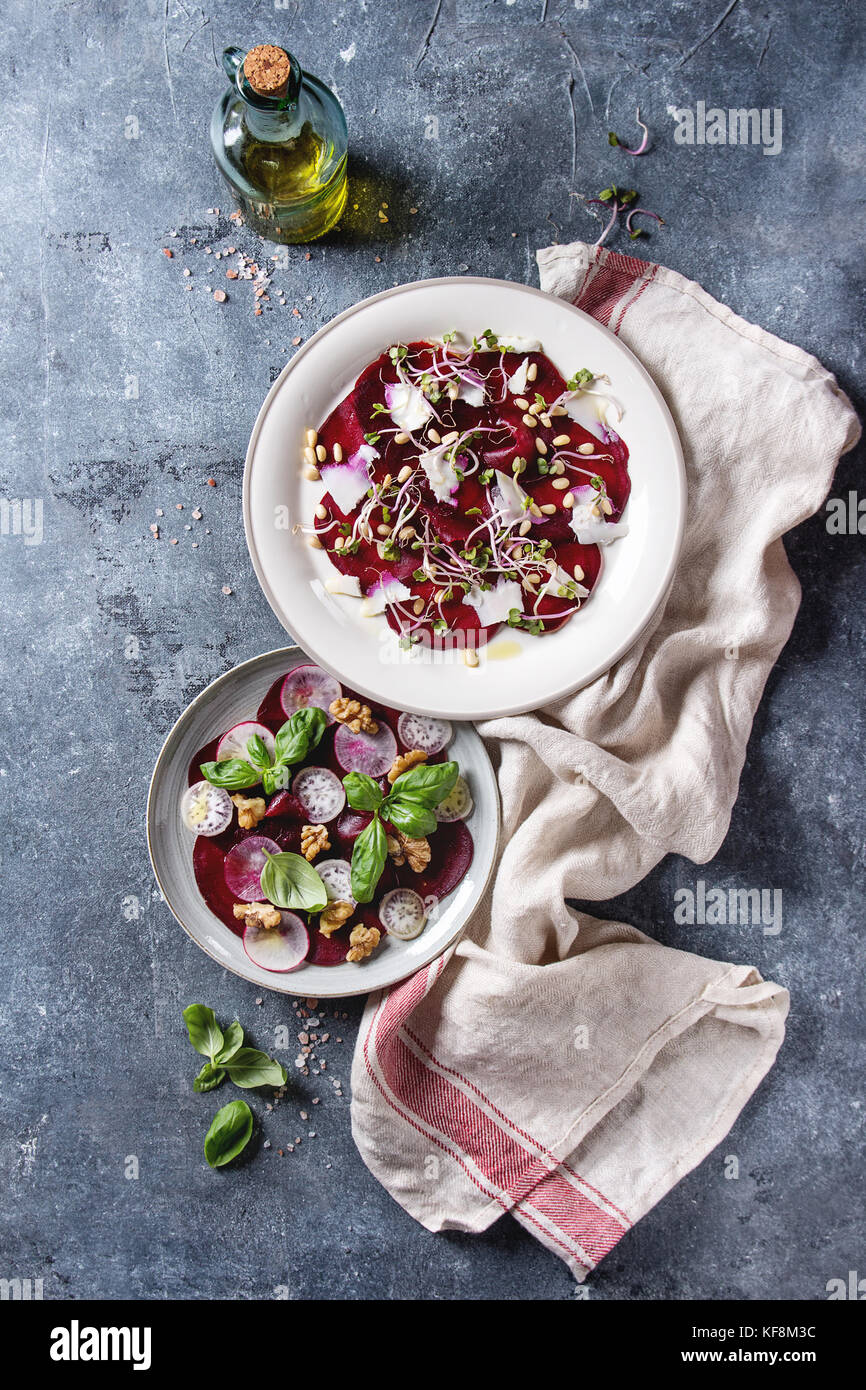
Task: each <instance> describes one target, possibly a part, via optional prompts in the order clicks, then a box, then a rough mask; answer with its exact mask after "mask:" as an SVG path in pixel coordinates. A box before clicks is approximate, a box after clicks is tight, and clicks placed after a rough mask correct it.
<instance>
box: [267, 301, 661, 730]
mask: <svg viewBox="0 0 866 1390" xmlns="http://www.w3.org/2000/svg"><path fill="white" fill-rule="evenodd" d="M446 285H484V286H488V287H489V286H492V287H494V288H500V289H504V290H508V291H514V290H518V291H521V292H523V293H525V294H527V295H531V296H533V297H535V298H538V299H542V300H545V301H548V302H550V301H553V302H554V303H555V304H557V306H559V307H561V308H562V309H564V310H566V311H568V312H570V313H572V314H574V315H575V316H577V318H579V319H581V320H585V321H587V322H589V323H591V324H592V326H593V331H597V332H600V333H602V334H603V335H604V336H606V337H608V338H610V339H611V340H612V341H613V342H615V343H616V345H617V347H618V349H619V350H620V351H621V352H623V353H625V354H626V355H627V356H628V357H630V358H631V359H632V362H633V363H634V364H635V366H636V368H637V370H638V372H639V373H640V375H641V376H642V377H643V379H644V381H645V384H646V385H647V387H648V388H649V391H650V394H651V396H652V397H653V398H654V400H655V403H656V405H657V407H658V410H659V413H660V417H661V419H662V421H663V423H664V426H665V429H666V431H667V435H668V443H669V445H670V448H671V451H672V454H673V458H674V461H675V463H676V483H677V487H676V497H675V502H676V512H677V516H676V525H675V542H674V544H673V546H672V547H671V549H670V552H669V554H668V557H667V562H666V564H665V566H664V569H663V570H662V571H661V573H660V577H659V578H658V580H657V581H656V583H655V588H654V592H653V594H652V600H651V603H650V605H649V606H648V608H647V609H646V611H645V613H644V616H643V619H642V621H641V622H640V623H639V625H638V626H637V627H635V629H634V630H633V631H632V633H631V634H630V635H629V636H628V637H625V638H623V639H622V640H621V641H620V642H619V643H618V645H617V646H616V647H615V648H612V649H611V652H610V653H609V654H607V655H605V656H604V657H603V658H600V659H599V660H598V661H597V662H596V663H595V665H594V666H592V667H590V668H589V669H588V670H586V671H585V672H584V673H583V674H582V675H581V676H580V677H579V679H578V680H577V681H574V680H573V679H567V680H565V681H564V682H563V683H562V684H561V685H560V686H559V687H558V688H557V689H555V690H552V691H548V692H545V693H543V695H542V696H541V698H540V700H536V701H535V702H534V703H527V701H526V699H525V698H524V699H520V700H518V701H517V702H516V703H514V704H510V703H507V702H506V703H497V704H496V706H495V707H493V708H491V709H489V710H485V711H484V713H481V712H480V711H475V712H473V713H472V714H455V713H453V712H450V711H448V710H445V709H443V708H442V707H439V706H429V705H424V704H419V703H417V702H416V701H412V702H411V705H407V706H406V707H407V708H409V707H411V709H412V710H414V711H415V712H416V713H418V714H427V715H430V716H432V717H433V718H440V719H441V718H447V719H451V720H456V721H458V722H462V721H470V722H471V721H472V720H473V719H482V718H486V719H494V718H505V717H508V716H511V715H516V714H525V713H527V712H529V711H531V710H535V709H540V708H545V707H546V706H547V705H550V704H555V703H556V702H557V701H558V700H562V699H564V698H566V697H567V696H568V695H572V694H574V693H575V692H576V691H578V690H582V689H583V688H584V687H585V686H587V685H590V684H591V683H592V681H594V680H597V679H598V677H599V676H601V675H604V673H605V672H606V671H609V670H610V669H611V667H612V666H614V665H615V663H616V662H617V661H619V660H620V658H621V657H623V656H624V655H625V654H626V653H627V652H628V651H630V650H631V648H632V647H633V646H634V645H635V643H636V642H637V641H638V639H639V638H640V636H641V634H642V633H643V632H645V631H646V629H647V627H648V626H649V625H650V623H651V622H652V620H653V618H654V616H655V614H656V613H657V612H658V610H659V608H660V606H661V605H662V603H663V602H664V599H665V596H666V595H667V593H668V591H669V589H670V586H671V583H672V580H673V577H674V574H675V572H676V568H677V565H678V563H679V558H680V552H681V550H682V541H683V534H684V531H685V522H686V511H687V501H688V494H687V480H686V471H685V460H684V457H683V449H682V443H681V441H680V438H679V433H678V431H677V428H676V425H675V423H674V419H673V416H672V415H671V412H670V410H669V408H668V405H667V402H666V401H665V398H664V396H663V395H662V393H661V391H660V390H659V388H658V386H657V385H656V383H655V381H654V379H653V377H652V376H651V374H650V373H649V371H648V370H647V368H646V367H645V366H644V364H643V363H642V362H641V360H640V358H639V357H637V356H636V354H635V353H633V352H632V350H631V348H629V347H628V346H627V344H625V343H624V342H623V341H622V339H621V338H619V337H618V336H617V335H616V334H615V333H613V332H611V330H610V329H609V328H607V327H606V325H605V324H602V323H600V322H599V321H598V319H595V318H593V317H592V315H591V314H587V313H586V312H585V311H584V310H583V309H579V308H578V307H577V305H576V304H572V303H571V302H570V301H569V300H567V299H563V298H561V297H560V296H559V295H553V294H548V293H547V291H545V290H541V289H536V287H535V286H534V285H525V284H523V283H521V282H520V281H517V280H500V279H497V278H494V277H492V276H484V275H447V276H433V277H429V278H427V279H423V280H409V281H406V282H405V283H403V284H400V285H393V286H391V288H389V289H387V290H380V291H379V292H378V293H376V294H373V295H368V296H367V297H366V298H365V299H361V300H358V302H357V303H355V304H352V305H350V306H349V307H348V308H347V309H343V310H342V312H341V313H339V314H336V315H335V316H334V318H332V319H329V320H328V322H327V323H325V324H323V325H322V327H321V328H319V329H318V330H317V331H316V332H315V333H314V334H313V335H312V337H311V338H308V339H307V341H306V342H305V343H303V344H302V345H301V346H300V347H299V348H298V350H297V352H296V353H295V354H294V356H293V357H292V359H291V361H289V362H287V363H286V364H285V366H284V367H283V369H282V371H281V372H280V374H279V376H278V377H277V378H276V380H275V381H273V382H272V383H271V386H270V388H269V390H268V393H267V395H266V396H265V399H264V401H263V402H262V404H261V406H260V408H259V412H258V414H257V416H256V420H255V423H254V425H253V428H252V432H251V434H250V439H249V443H248V445H247V451H246V456H245V460H244V478H243V522H244V535H245V537H246V544H247V551H248V552H249V556H250V561H251V563H252V566H253V570H254V572H255V575H256V578H257V579H258V582H259V587H260V588H261V590H262V593H263V594H264V596H265V598H266V599H267V602H268V605H269V607H270V609H271V611H272V613H273V614H274V616H275V617H276V619H277V621H278V622H279V624H280V626H281V627H282V628H284V629H285V631H286V632H287V633H288V634H289V636H292V637H293V636H295V633H294V632H293V631H292V629H291V628H290V627H289V626H288V625H287V622H286V617H285V616H284V612H283V609H282V605H281V604H280V602H279V600H278V599H277V597H276V594H275V593H274V591H273V589H272V587H271V585H270V582H269V580H268V578H267V574H266V572H265V567H264V565H263V563H262V561H261V558H260V556H259V554H258V550H257V547H256V544H255V541H254V539H253V521H252V496H251V493H252V470H253V458H254V455H255V451H256V447H257V444H258V440H259V437H260V435H261V432H262V429H263V427H264V423H265V420H266V418H267V415H268V412H269V411H270V409H271V407H272V405H273V403H274V401H275V399H276V397H277V394H278V392H279V391H280V390H281V388H282V386H283V384H284V382H285V381H286V380H287V379H288V377H289V376H290V374H291V373H292V371H294V370H295V368H296V367H297V364H298V363H299V362H300V361H301V360H302V359H303V357H304V356H305V355H307V354H308V353H309V352H311V351H312V350H313V348H314V347H315V346H316V345H317V344H318V343H320V342H321V341H322V339H323V338H325V337H326V336H327V335H328V334H330V333H332V332H333V331H334V330H335V329H338V328H339V327H340V326H341V325H342V324H344V323H346V322H348V321H349V320H350V319H352V318H353V317H354V316H355V315H357V314H359V313H362V312H363V311H364V310H365V309H367V308H368V307H369V306H370V305H373V304H378V303H381V302H382V301H384V300H387V299H391V298H394V297H396V296H399V295H402V294H405V293H406V292H407V291H412V290H420V289H427V288H430V287H435V286H440V287H443V286H446ZM298 635H299V636H301V638H302V639H303V636H304V635H303V634H298ZM311 659H312V660H315V661H316V663H317V664H318V665H320V666H322V667H323V668H324V669H325V670H327V671H329V672H330V674H331V675H332V676H334V677H335V679H337V680H344V679H345V680H346V681H347V683H348V684H351V685H352V687H353V689H355V690H358V691H359V692H360V693H361V694H362V695H366V696H367V698H368V699H372V700H376V701H378V702H380V703H381V702H382V698H383V697H382V694H381V692H378V691H376V690H373V689H371V688H370V687H369V686H366V685H365V683H364V681H363V680H362V679H360V678H359V677H358V676H357V675H356V674H354V673H349V674H347V673H345V672H341V671H340V669H339V668H338V667H337V666H336V664H334V663H333V662H331V661H329V660H328V657H327V655H324V656H323V655H321V654H319V653H317V654H316V655H315V656H313V657H311Z"/></svg>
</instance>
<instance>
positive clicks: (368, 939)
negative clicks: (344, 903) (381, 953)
mask: <svg viewBox="0 0 866 1390" xmlns="http://www.w3.org/2000/svg"><path fill="white" fill-rule="evenodd" d="M381 935H382V934H381V932H380V931H379V928H378V927H353V928H352V930H351V932H350V933H349V949H348V951H347V952H346V960H351V961H355V962H357V961H361V960H366V959H367V957H368V956H371V955H372V954H373V952H374V951H375V949H376V947H377V946H378V945H379V941H380V939H381Z"/></svg>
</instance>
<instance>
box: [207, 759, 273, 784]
mask: <svg viewBox="0 0 866 1390" xmlns="http://www.w3.org/2000/svg"><path fill="white" fill-rule="evenodd" d="M201 772H202V776H203V777H206V778H207V780H208V781H209V782H210V783H211V785H212V786H214V787H227V788H228V789H229V791H241V790H242V789H243V788H244V787H254V786H255V784H256V782H260V781H261V780H262V775H261V773H260V772H259V771H257V769H256V768H254V767H253V766H252V765H251V764H250V763H248V762H246V761H245V760H244V759H243V758H223V760H222V762H219V763H202V764H201Z"/></svg>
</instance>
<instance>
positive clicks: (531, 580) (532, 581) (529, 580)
mask: <svg viewBox="0 0 866 1390" xmlns="http://www.w3.org/2000/svg"><path fill="white" fill-rule="evenodd" d="M523 582H524V584H528V585H530V586H531V587H532V588H533V589H535V588H537V587H538V585H539V584H540V583H541V575H540V574H528V575H527V576H526V578H525V579H524V581H523Z"/></svg>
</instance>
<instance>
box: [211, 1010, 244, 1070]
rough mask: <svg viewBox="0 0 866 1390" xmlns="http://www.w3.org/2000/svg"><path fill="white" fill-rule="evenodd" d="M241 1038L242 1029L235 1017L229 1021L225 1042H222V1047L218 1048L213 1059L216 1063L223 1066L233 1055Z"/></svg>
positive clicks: (242, 1034)
mask: <svg viewBox="0 0 866 1390" xmlns="http://www.w3.org/2000/svg"><path fill="white" fill-rule="evenodd" d="M243 1040H244V1030H243V1028H242V1027H241V1025H240V1023H239V1022H238V1020H237V1019H235V1020H234V1022H233V1023H230V1024H229V1026H228V1028H227V1029H226V1031H225V1042H224V1043H223V1045H222V1047H221V1048H220V1050H219V1053H218V1054H217V1056H216V1058H215V1059H214V1060H215V1061H216V1063H217V1065H218V1066H223V1065H225V1063H226V1062H228V1061H229V1060H230V1059H231V1058H232V1057H234V1055H235V1053H236V1052H237V1050H238V1048H239V1047H240V1045H241V1043H242V1042H243Z"/></svg>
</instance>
